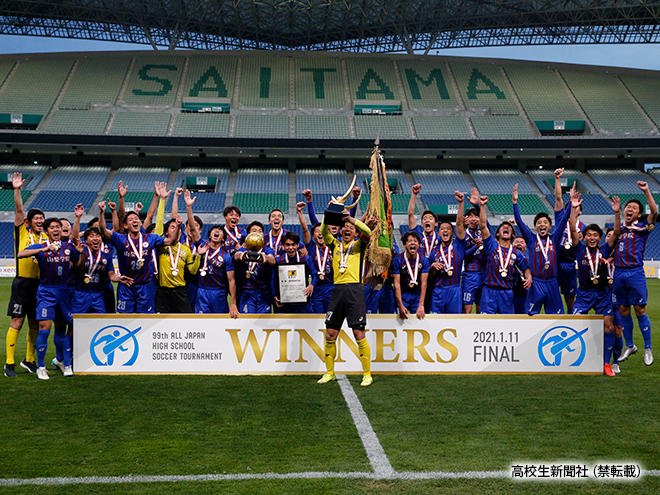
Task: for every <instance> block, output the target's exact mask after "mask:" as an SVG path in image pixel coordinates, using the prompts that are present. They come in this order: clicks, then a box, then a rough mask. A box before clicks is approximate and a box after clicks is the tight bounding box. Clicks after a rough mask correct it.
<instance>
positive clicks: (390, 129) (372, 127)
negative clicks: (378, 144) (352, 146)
mask: <svg viewBox="0 0 660 495" xmlns="http://www.w3.org/2000/svg"><path fill="white" fill-rule="evenodd" d="M353 118H354V119H355V133H356V135H357V138H358V139H376V136H380V137H381V138H385V139H410V129H409V128H408V124H407V122H406V118H405V117H403V116H401V115H355V116H354V117H353Z"/></svg>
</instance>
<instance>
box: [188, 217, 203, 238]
mask: <svg viewBox="0 0 660 495" xmlns="http://www.w3.org/2000/svg"><path fill="white" fill-rule="evenodd" d="M193 220H194V222H195V228H196V229H197V232H199V233H200V234H201V233H202V229H203V228H204V222H203V221H202V219H201V218H199V217H198V216H197V215H194V216H193ZM186 235H187V236H188V237H190V225H188V223H186Z"/></svg>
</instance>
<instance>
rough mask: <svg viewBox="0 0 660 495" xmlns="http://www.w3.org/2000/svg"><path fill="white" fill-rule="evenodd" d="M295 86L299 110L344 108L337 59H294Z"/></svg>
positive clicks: (341, 80) (338, 61)
mask: <svg viewBox="0 0 660 495" xmlns="http://www.w3.org/2000/svg"><path fill="white" fill-rule="evenodd" d="M295 84H296V104H297V105H298V107H299V108H345V107H346V96H345V93H344V83H343V77H342V70H341V61H340V60H339V59H338V58H334V57H332V58H331V57H323V58H321V57H314V58H307V57H301V58H296V60H295ZM326 118H327V117H326ZM330 137H332V136H330Z"/></svg>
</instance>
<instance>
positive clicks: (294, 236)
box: [282, 230, 300, 246]
mask: <svg viewBox="0 0 660 495" xmlns="http://www.w3.org/2000/svg"><path fill="white" fill-rule="evenodd" d="M286 241H293V243H294V244H295V245H296V246H297V245H298V244H300V236H299V235H298V234H296V233H295V232H292V231H291V230H289V231H288V232H287V233H286V234H284V235H283V236H282V245H284V243H285V242H286Z"/></svg>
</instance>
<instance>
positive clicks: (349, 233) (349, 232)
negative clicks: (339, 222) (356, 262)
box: [340, 221, 358, 242]
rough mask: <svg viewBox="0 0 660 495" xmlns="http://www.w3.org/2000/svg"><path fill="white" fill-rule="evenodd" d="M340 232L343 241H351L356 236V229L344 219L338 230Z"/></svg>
mask: <svg viewBox="0 0 660 495" xmlns="http://www.w3.org/2000/svg"><path fill="white" fill-rule="evenodd" d="M340 234H341V240H342V241H343V242H351V241H353V240H354V239H355V238H356V237H357V235H358V231H357V229H356V228H355V225H354V224H352V223H351V222H348V221H346V222H344V226H343V227H342V228H341V230H340Z"/></svg>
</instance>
